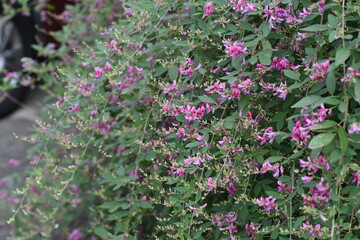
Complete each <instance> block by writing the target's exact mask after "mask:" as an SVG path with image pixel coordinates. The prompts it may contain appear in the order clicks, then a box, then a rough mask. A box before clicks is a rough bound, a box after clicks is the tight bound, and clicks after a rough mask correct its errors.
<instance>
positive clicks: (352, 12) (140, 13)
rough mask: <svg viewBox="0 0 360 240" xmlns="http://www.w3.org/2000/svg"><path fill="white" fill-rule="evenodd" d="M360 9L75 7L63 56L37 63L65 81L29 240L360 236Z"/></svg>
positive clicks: (243, 4)
mask: <svg viewBox="0 0 360 240" xmlns="http://www.w3.org/2000/svg"><path fill="white" fill-rule="evenodd" d="M359 14H360V12H359V3H358V2H355V1H344V0H343V1H341V0H335V1H324V0H321V1H298V0H282V1H278V0H264V1H245V0H241V1H240V0H239V1H237V0H229V1H226V0H213V1H181V0H171V1H165V0H156V1H150V0H138V1H106V0H97V1H93V2H91V3H90V2H89V1H83V2H78V3H76V4H75V5H73V6H71V7H68V9H67V11H66V17H67V18H66V20H67V23H68V24H66V25H65V27H64V29H63V30H62V31H61V32H59V33H56V36H57V37H58V39H59V42H60V45H61V47H60V48H59V49H53V50H51V49H47V48H44V51H51V53H52V54H53V56H54V58H55V61H53V62H51V61H49V62H47V63H41V64H38V65H36V64H35V65H34V66H36V67H34V71H36V72H37V73H38V75H37V76H38V77H42V78H45V79H58V80H57V81H60V82H61V84H59V86H61V88H62V86H64V87H63V88H62V89H63V90H60V91H59V92H63V95H62V96H61V97H58V100H57V102H56V103H55V104H52V105H49V107H48V109H49V115H48V118H47V119H46V118H45V119H44V120H42V121H38V122H37V123H38V126H39V127H38V131H37V134H36V135H35V136H34V137H33V138H32V139H29V140H30V141H33V142H36V145H35V147H34V149H33V150H32V151H33V152H34V158H33V165H34V167H33V169H32V173H31V176H30V177H29V178H28V179H27V181H26V185H25V187H24V188H23V189H22V190H19V193H20V194H22V195H21V196H22V200H21V203H20V204H19V207H18V208H17V209H16V210H15V214H14V217H12V218H11V219H10V222H11V221H15V224H16V233H15V236H16V237H15V239H72V240H74V239H349V240H350V239H358V237H359V236H360V229H359V221H360V219H359V204H360V203H359V188H358V186H359V184H360V167H359V155H358V154H357V153H358V152H359V148H360V144H359V143H360V138H359V133H360V115H359V113H360V108H359V102H360V80H359V75H360V72H359V62H358V60H359V51H358V44H359V41H360V40H359V29H358V26H359ZM71 49H73V50H74V51H70V50H71ZM56 59H59V60H56ZM54 63H56V64H57V65H56V64H55V65H54ZM49 70H51V71H50V72H52V75H51V74H50V75H49ZM55 77H56V78H55ZM50 81H51V80H50ZM30 186H31V187H30ZM34 189H36V191H35V190H34Z"/></svg>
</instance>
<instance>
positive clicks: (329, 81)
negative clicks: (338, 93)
mask: <svg viewBox="0 0 360 240" xmlns="http://www.w3.org/2000/svg"><path fill="white" fill-rule="evenodd" d="M326 88H327V90H328V92H329V93H330V94H334V92H335V89H336V78H335V74H334V72H333V71H329V74H328V75H327V77H326Z"/></svg>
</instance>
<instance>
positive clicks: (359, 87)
mask: <svg viewBox="0 0 360 240" xmlns="http://www.w3.org/2000/svg"><path fill="white" fill-rule="evenodd" d="M354 91H355V100H356V101H357V102H358V103H360V81H359V80H356V82H355V84H354Z"/></svg>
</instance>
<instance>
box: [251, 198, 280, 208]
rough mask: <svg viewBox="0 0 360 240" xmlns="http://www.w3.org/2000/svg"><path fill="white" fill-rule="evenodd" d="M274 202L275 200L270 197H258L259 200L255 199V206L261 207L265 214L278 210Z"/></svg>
mask: <svg viewBox="0 0 360 240" xmlns="http://www.w3.org/2000/svg"><path fill="white" fill-rule="evenodd" d="M275 201H276V198H274V197H272V196H270V197H267V198H263V197H260V198H257V199H255V203H256V204H257V205H259V206H260V207H263V209H264V211H266V212H268V211H270V210H271V209H275V210H277V209H278V207H277V206H276V205H275Z"/></svg>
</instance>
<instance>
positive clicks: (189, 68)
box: [178, 58, 201, 78]
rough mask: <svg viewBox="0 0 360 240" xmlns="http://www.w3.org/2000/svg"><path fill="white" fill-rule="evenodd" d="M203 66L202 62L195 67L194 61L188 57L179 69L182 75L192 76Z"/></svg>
mask: <svg viewBox="0 0 360 240" xmlns="http://www.w3.org/2000/svg"><path fill="white" fill-rule="evenodd" d="M200 68H201V64H199V65H198V66H197V67H196V68H194V62H193V61H192V60H191V59H190V58H188V59H187V60H186V61H185V63H184V64H183V65H181V66H180V67H179V68H178V70H179V72H180V74H181V75H183V76H189V77H190V78H192V76H193V73H194V72H195V71H197V70H199V69H200Z"/></svg>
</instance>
